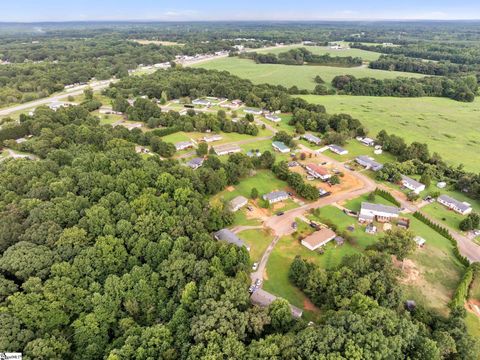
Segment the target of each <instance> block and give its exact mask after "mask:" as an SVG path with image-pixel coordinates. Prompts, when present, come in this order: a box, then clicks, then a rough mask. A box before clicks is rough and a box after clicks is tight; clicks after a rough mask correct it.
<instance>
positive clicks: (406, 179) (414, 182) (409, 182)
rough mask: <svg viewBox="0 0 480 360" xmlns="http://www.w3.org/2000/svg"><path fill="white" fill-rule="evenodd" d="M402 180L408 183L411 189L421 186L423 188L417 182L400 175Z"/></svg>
mask: <svg viewBox="0 0 480 360" xmlns="http://www.w3.org/2000/svg"><path fill="white" fill-rule="evenodd" d="M402 180H403V181H405V182H406V183H408V184H409V185H410V186H411V187H413V188H419V187H421V186H424V185H423V184H422V183H420V182H418V181H417V180H414V179H412V178H409V177H408V176H405V175H402Z"/></svg>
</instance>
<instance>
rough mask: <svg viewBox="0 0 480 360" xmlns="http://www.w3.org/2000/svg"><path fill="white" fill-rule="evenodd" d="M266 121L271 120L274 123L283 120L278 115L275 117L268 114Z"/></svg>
mask: <svg viewBox="0 0 480 360" xmlns="http://www.w3.org/2000/svg"><path fill="white" fill-rule="evenodd" d="M265 119H267V120H270V121H272V122H280V121H282V118H281V117H280V116H278V115H275V114H267V115H265Z"/></svg>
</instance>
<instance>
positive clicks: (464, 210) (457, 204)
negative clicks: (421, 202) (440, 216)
mask: <svg viewBox="0 0 480 360" xmlns="http://www.w3.org/2000/svg"><path fill="white" fill-rule="evenodd" d="M437 201H438V202H439V203H440V204H442V205H445V206H446V207H447V208H449V209H451V210H453V211H456V212H458V213H459V214H462V215H468V214H470V213H471V212H472V206H471V205H470V204H469V203H468V202H461V201H458V200H456V199H454V198H452V197H450V196H448V195H440V196H439V197H438V198H437Z"/></svg>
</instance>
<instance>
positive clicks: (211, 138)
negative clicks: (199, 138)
mask: <svg viewBox="0 0 480 360" xmlns="http://www.w3.org/2000/svg"><path fill="white" fill-rule="evenodd" d="M222 139H223V138H222V137H221V136H220V135H218V134H215V135H210V136H204V137H203V141H205V142H207V143H211V142H214V141H220V140H222Z"/></svg>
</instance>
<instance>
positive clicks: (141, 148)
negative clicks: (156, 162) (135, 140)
mask: <svg viewBox="0 0 480 360" xmlns="http://www.w3.org/2000/svg"><path fill="white" fill-rule="evenodd" d="M135 152H136V153H137V154H150V150H148V149H147V148H146V147H145V146H140V145H136V146H135Z"/></svg>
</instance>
